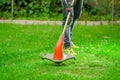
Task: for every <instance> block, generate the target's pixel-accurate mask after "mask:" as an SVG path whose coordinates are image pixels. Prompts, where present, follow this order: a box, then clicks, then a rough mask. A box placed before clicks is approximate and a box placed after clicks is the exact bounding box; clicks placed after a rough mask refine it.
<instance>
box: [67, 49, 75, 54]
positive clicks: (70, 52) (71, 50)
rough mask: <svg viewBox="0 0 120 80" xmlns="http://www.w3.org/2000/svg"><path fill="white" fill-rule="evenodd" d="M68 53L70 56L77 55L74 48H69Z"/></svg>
mask: <svg viewBox="0 0 120 80" xmlns="http://www.w3.org/2000/svg"><path fill="white" fill-rule="evenodd" d="M66 51H67V53H68V54H70V55H71V56H75V55H76V53H75V52H74V51H73V49H72V48H67V49H66Z"/></svg>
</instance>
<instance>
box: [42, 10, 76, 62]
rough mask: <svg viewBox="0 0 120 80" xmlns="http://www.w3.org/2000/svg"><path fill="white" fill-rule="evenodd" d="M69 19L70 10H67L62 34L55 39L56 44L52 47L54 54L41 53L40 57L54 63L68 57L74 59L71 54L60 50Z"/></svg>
mask: <svg viewBox="0 0 120 80" xmlns="http://www.w3.org/2000/svg"><path fill="white" fill-rule="evenodd" d="M69 19H70V11H69V12H68V15H67V19H66V22H65V25H64V28H63V31H62V34H61V35H60V37H59V40H58V41H57V43H56V46H55V48H54V54H46V55H43V56H42V59H48V60H50V61H53V62H55V63H61V62H63V61H65V60H68V59H75V57H74V56H71V55H69V54H64V53H63V50H62V49H63V43H64V33H65V30H66V28H67V26H68V22H69Z"/></svg>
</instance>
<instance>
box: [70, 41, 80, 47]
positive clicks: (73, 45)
mask: <svg viewBox="0 0 120 80" xmlns="http://www.w3.org/2000/svg"><path fill="white" fill-rule="evenodd" d="M71 45H72V48H80V47H79V46H77V45H75V44H74V43H73V42H71Z"/></svg>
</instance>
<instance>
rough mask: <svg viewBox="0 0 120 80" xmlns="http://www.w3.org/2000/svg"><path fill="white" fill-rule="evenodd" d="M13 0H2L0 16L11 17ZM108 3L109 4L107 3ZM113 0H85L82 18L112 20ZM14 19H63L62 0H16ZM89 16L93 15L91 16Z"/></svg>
mask: <svg viewBox="0 0 120 80" xmlns="http://www.w3.org/2000/svg"><path fill="white" fill-rule="evenodd" d="M11 4H12V0H0V18H1V19H10V18H11ZM106 4H107V5H106ZM111 7H112V1H111V0H102V1H99V0H92V1H91V0H84V8H83V14H82V16H81V18H80V19H82V20H111V12H112V11H111ZM114 15H115V19H119V18H120V1H119V0H115V13H114ZM13 16H14V19H16V18H25V19H33V18H34V19H41V20H46V19H53V20H56V19H57V20H61V19H62V6H61V0H14V12H13ZM89 16H91V17H90V18H89Z"/></svg>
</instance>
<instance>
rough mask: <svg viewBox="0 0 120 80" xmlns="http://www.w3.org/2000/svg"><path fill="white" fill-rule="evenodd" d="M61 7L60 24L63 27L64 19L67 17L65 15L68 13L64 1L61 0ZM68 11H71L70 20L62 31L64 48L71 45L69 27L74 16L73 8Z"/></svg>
mask: <svg viewBox="0 0 120 80" xmlns="http://www.w3.org/2000/svg"><path fill="white" fill-rule="evenodd" d="M62 9H63V24H62V26H63V27H64V25H65V22H66V19H67V15H68V12H67V11H66V4H65V3H64V1H62ZM70 12H71V15H70V20H69V22H68V26H67V28H66V30H65V33H64V47H65V48H68V47H71V38H70V29H71V26H72V24H73V17H74V15H73V13H74V11H73V9H71V10H70Z"/></svg>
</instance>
